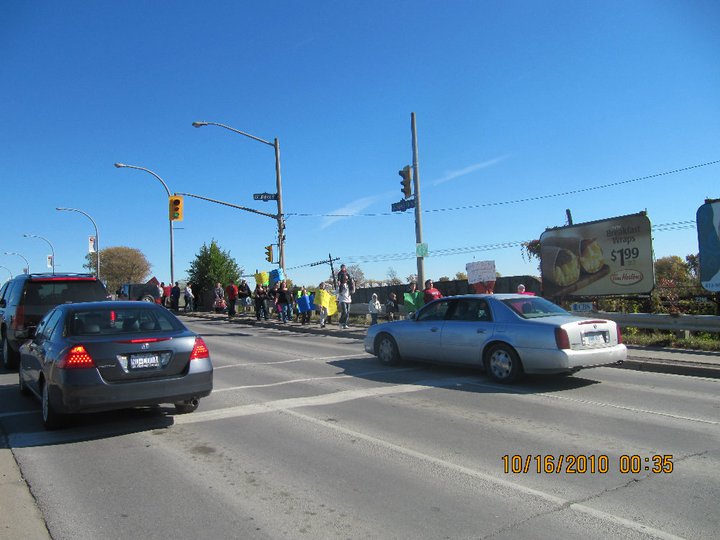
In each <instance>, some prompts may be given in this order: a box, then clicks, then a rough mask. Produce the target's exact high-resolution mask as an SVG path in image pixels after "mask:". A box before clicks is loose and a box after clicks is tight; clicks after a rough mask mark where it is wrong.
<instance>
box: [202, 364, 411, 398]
mask: <svg viewBox="0 0 720 540" xmlns="http://www.w3.org/2000/svg"><path fill="white" fill-rule="evenodd" d="M401 371H413V368H403V369H391V370H388V369H383V370H382V371H368V372H366V373H356V374H353V375H329V376H327V377H307V378H305V379H290V380H287V381H279V382H274V383H267V384H248V385H245V386H229V387H227V388H217V389H216V388H213V394H217V393H218V392H228V391H231V390H247V389H249V388H269V387H271V386H282V385H284V384H294V383H303V382H313V381H323V380H327V379H350V378H352V379H354V378H356V377H367V376H370V375H379V374H386V373H398V372H401Z"/></svg>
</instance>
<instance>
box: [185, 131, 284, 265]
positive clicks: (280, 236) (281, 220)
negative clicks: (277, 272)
mask: <svg viewBox="0 0 720 540" xmlns="http://www.w3.org/2000/svg"><path fill="white" fill-rule="evenodd" d="M192 125H193V127H196V128H200V127H203V126H217V127H221V128H225V129H227V130H229V131H232V132H233V133H238V134H240V135H245V137H248V138H250V139H253V140H255V141H258V142H261V143H263V144H267V145H268V146H272V147H273V148H274V149H275V187H276V189H277V215H276V216H275V219H276V220H277V227H278V251H279V257H280V268H282V271H283V274H284V273H285V217H284V215H283V205H282V178H281V175H280V141H279V140H278V138H277V137H275V139H274V141H273V142H270V141H266V140H265V139H261V138H260V137H256V136H255V135H251V134H250V133H245V132H244V131H240V130H239V129H235V128H233V127H230V126H226V125H225V124H218V123H217V122H193V123H192Z"/></svg>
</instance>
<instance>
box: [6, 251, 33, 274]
mask: <svg viewBox="0 0 720 540" xmlns="http://www.w3.org/2000/svg"><path fill="white" fill-rule="evenodd" d="M5 255H17V256H18V257H20V258H21V259H22V260H23V261H25V273H26V274H29V273H30V263H29V262H28V260H27V259H26V258H25V257H23V256H22V255H20V254H19V253H15V252H14V251H6V252H5Z"/></svg>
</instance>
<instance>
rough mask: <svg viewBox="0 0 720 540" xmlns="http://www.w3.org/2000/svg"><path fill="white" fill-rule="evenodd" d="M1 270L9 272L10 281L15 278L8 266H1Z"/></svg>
mask: <svg viewBox="0 0 720 540" xmlns="http://www.w3.org/2000/svg"><path fill="white" fill-rule="evenodd" d="M0 268H2V269H3V270H7V271H8V273H9V274H10V279H12V278H13V273H12V272H11V271H10V269H9V268H8V267H7V266H0Z"/></svg>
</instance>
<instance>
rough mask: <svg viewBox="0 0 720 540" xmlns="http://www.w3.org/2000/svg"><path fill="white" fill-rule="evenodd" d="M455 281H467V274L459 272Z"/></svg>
mask: <svg viewBox="0 0 720 540" xmlns="http://www.w3.org/2000/svg"><path fill="white" fill-rule="evenodd" d="M455 279H457V280H458V281H460V280H463V279H467V274H466V273H465V272H458V273H457V274H455Z"/></svg>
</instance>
